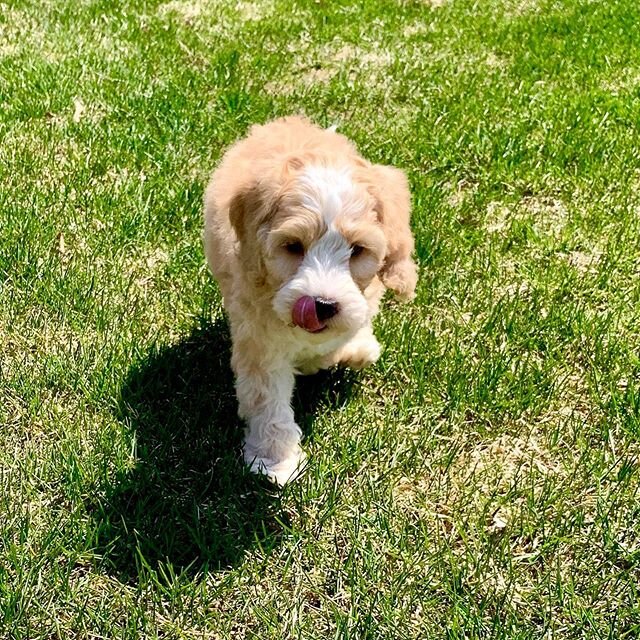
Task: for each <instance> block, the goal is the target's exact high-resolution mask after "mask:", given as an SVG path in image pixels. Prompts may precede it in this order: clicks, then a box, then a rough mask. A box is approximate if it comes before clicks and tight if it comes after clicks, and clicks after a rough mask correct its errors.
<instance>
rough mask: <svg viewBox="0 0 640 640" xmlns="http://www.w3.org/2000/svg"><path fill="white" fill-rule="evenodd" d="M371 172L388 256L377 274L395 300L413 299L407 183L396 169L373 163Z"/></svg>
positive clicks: (415, 274) (411, 238)
mask: <svg viewBox="0 0 640 640" xmlns="http://www.w3.org/2000/svg"><path fill="white" fill-rule="evenodd" d="M371 171H372V173H373V184H374V187H373V190H374V195H375V197H376V200H377V202H378V204H377V209H378V220H379V222H380V224H381V225H382V227H383V230H384V234H385V236H386V238H387V253H386V255H385V258H384V262H383V264H382V268H381V270H380V272H379V274H378V275H379V276H380V279H381V280H382V282H383V283H384V285H385V286H386V287H387V288H389V289H391V290H392V291H393V292H394V293H395V294H396V296H398V298H400V299H401V300H411V299H412V298H413V297H414V296H415V289H416V282H417V280H418V275H417V271H416V265H415V263H414V261H413V259H412V258H411V254H412V253H413V247H414V243H413V236H412V235H411V229H410V227H409V215H410V213H411V195H410V193H409V183H408V181H407V177H406V175H405V174H404V172H403V171H400V169H396V168H395V167H388V166H385V165H381V164H375V165H373V166H372V167H371Z"/></svg>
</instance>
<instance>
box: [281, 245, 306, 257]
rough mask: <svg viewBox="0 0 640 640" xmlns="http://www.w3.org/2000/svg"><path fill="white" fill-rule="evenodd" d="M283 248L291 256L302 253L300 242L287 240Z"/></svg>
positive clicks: (302, 248)
mask: <svg viewBox="0 0 640 640" xmlns="http://www.w3.org/2000/svg"><path fill="white" fill-rule="evenodd" d="M284 248H285V249H286V250H287V253H290V254H291V255H292V256H302V255H304V247H303V246H302V242H287V244H285V245H284Z"/></svg>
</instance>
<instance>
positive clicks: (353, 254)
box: [351, 244, 364, 258]
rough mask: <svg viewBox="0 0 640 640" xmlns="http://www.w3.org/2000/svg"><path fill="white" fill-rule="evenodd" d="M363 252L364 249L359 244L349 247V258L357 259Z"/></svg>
mask: <svg viewBox="0 0 640 640" xmlns="http://www.w3.org/2000/svg"><path fill="white" fill-rule="evenodd" d="M363 251H364V247H362V246H360V245H359V244H354V245H352V246H351V257H352V258H357V257H358V256H359V255H360V254H361V253H362V252H363Z"/></svg>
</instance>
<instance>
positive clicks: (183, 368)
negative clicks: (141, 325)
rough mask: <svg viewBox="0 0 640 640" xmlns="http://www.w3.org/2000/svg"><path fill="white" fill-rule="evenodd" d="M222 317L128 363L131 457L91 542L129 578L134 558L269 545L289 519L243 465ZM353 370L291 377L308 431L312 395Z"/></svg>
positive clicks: (217, 562)
mask: <svg viewBox="0 0 640 640" xmlns="http://www.w3.org/2000/svg"><path fill="white" fill-rule="evenodd" d="M229 360H230V339H229V333H228V329H227V325H226V323H225V322H224V321H218V322H216V323H215V324H213V325H207V326H205V327H203V328H199V329H196V330H194V331H193V332H192V333H191V334H190V335H189V336H188V337H186V338H184V339H183V340H182V341H180V342H179V343H177V344H175V345H172V346H170V347H165V348H161V349H156V350H154V351H152V353H150V354H149V356H148V357H147V358H146V359H145V360H144V361H143V362H141V363H140V364H137V365H135V366H134V367H132V369H131V371H130V372H129V375H128V377H127V379H126V381H125V384H124V387H123V391H122V395H121V398H120V403H119V417H120V419H121V420H122V421H123V422H124V423H125V424H126V425H127V426H128V428H129V429H130V432H131V438H132V442H134V443H135V451H136V460H137V463H136V465H135V467H134V468H132V469H131V470H129V471H127V472H123V473H122V474H121V475H120V476H119V477H118V478H117V479H116V482H115V483H113V484H112V485H110V486H109V487H107V490H106V492H105V494H106V495H105V496H104V499H103V500H102V501H101V502H100V504H98V505H96V508H95V509H94V515H95V517H96V520H97V522H96V526H97V531H96V533H97V538H98V541H97V542H98V552H99V554H100V555H101V557H102V558H103V562H104V563H105V565H106V567H105V568H106V569H107V570H108V571H116V572H117V573H118V575H119V577H120V578H121V579H123V580H132V579H135V577H136V576H137V575H139V572H140V570H141V569H142V568H143V567H147V568H151V569H154V570H155V569H157V568H158V567H160V566H161V565H163V564H168V565H172V567H173V568H174V569H175V570H177V571H182V570H188V571H189V572H198V571H207V570H218V569H222V568H225V567H229V566H233V565H234V564H237V563H238V562H239V561H240V560H241V559H242V557H243V555H244V552H245V551H246V550H247V549H250V548H253V547H255V545H261V546H262V547H263V548H265V549H266V550H267V551H268V550H269V549H270V548H273V546H275V545H277V544H278V542H279V540H280V538H281V535H282V532H283V530H284V529H285V528H286V526H287V525H288V517H287V514H286V513H285V512H284V511H283V509H282V505H281V492H280V491H279V490H277V489H276V488H275V487H273V486H272V485H271V484H270V483H269V482H268V481H267V480H266V479H264V478H262V477H258V476H254V475H252V474H250V473H248V471H246V469H245V467H244V466H243V464H242V462H241V459H240V444H241V437H242V426H241V423H240V421H239V419H238V417H237V415H236V410H237V404H236V399H235V394H234V388H233V376H232V373H231V369H230V366H229ZM352 382H353V375H352V374H349V373H347V372H345V371H332V372H323V373H321V374H319V375H317V376H312V377H311V378H306V379H305V378H299V379H298V385H297V390H296V393H295V395H294V407H295V410H296V415H297V416H299V417H300V424H301V426H302V427H303V430H304V431H305V433H306V434H307V435H308V434H309V432H310V430H311V426H312V422H313V416H314V415H315V411H316V410H317V408H318V406H319V405H323V406H325V407H327V408H328V409H330V408H331V407H334V406H336V405H339V404H341V403H343V402H344V401H346V399H347V398H348V397H349V396H350V389H351V386H352Z"/></svg>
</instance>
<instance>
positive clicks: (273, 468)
mask: <svg viewBox="0 0 640 640" xmlns="http://www.w3.org/2000/svg"><path fill="white" fill-rule="evenodd" d="M242 455H243V458H244V461H245V462H246V464H247V465H248V467H249V470H250V471H251V472H252V473H258V474H262V475H265V476H267V478H268V479H269V480H270V481H271V482H273V483H274V484H277V485H278V486H279V487H284V485H285V484H287V483H288V482H293V481H294V480H295V479H296V478H298V477H300V476H301V475H302V473H303V472H304V469H305V461H306V455H305V453H304V451H303V450H302V449H301V448H300V447H299V446H296V447H295V448H292V449H291V450H290V451H288V452H287V453H286V454H285V455H282V456H281V457H267V456H265V455H264V450H256V449H255V448H254V447H252V446H250V445H249V444H248V443H246V442H245V444H244V446H243V448H242Z"/></svg>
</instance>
